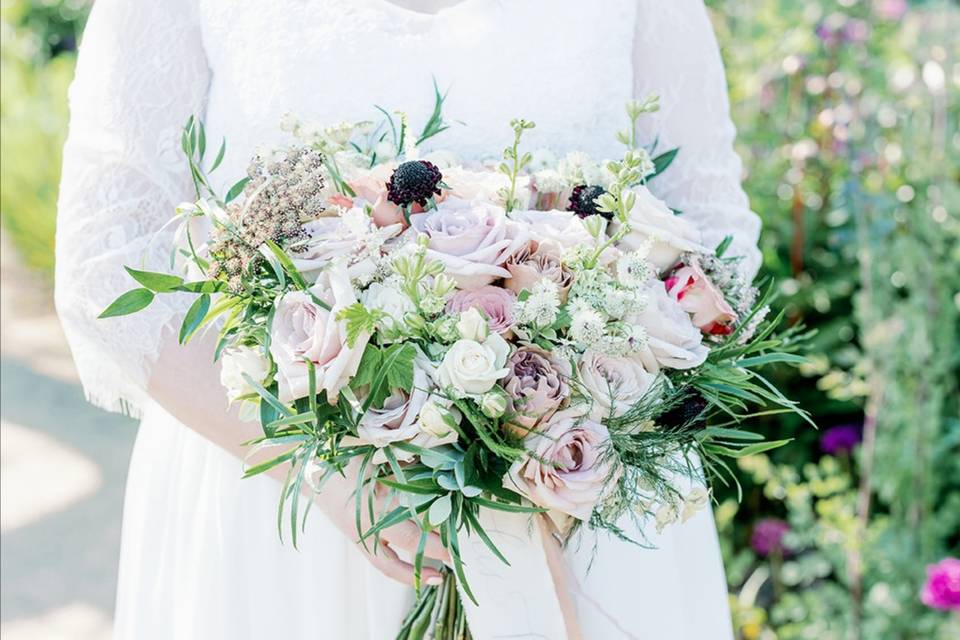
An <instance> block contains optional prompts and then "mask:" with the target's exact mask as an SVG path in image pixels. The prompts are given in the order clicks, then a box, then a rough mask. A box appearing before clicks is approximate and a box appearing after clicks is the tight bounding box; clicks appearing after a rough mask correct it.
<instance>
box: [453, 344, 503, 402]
mask: <svg viewBox="0 0 960 640" xmlns="http://www.w3.org/2000/svg"><path fill="white" fill-rule="evenodd" d="M509 355H510V345H509V344H507V341H506V340H504V339H503V338H501V337H500V334H498V333H492V334H490V335H489V336H487V339H486V340H484V341H483V342H482V343H481V342H476V341H475V340H457V341H456V342H455V343H453V346H452V347H450V350H449V351H447V353H446V355H444V357H443V362H441V363H440V367H439V369H438V370H437V380H438V382H439V383H440V385H441V386H442V387H451V388H452V389H453V390H454V391H455V392H456V393H458V394H460V395H462V396H479V395H481V394H483V393H486V392H487V391H489V390H490V389H491V388H492V387H493V385H495V384H496V383H497V380H499V379H500V378H502V377H504V376H505V375H507V373H509V370H508V369H506V368H505V367H504V365H505V364H506V362H507V356H509Z"/></svg>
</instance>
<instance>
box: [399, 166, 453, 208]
mask: <svg viewBox="0 0 960 640" xmlns="http://www.w3.org/2000/svg"><path fill="white" fill-rule="evenodd" d="M442 179H443V176H442V175H441V174H440V169H437V167H436V165H435V164H433V163H432V162H427V161H426V160H410V161H408V162H404V163H403V164H401V165H400V166H399V167H397V168H396V170H395V171H394V172H393V175H391V176H390V182H388V183H387V200H389V201H390V202H392V203H393V204H395V205H399V206H401V207H406V206H409V205H411V204H413V203H417V204H419V205H420V206H421V207H425V206H427V200H429V199H430V198H432V197H433V196H438V195H440V188H439V186H438V185H439V184H440V180H442Z"/></svg>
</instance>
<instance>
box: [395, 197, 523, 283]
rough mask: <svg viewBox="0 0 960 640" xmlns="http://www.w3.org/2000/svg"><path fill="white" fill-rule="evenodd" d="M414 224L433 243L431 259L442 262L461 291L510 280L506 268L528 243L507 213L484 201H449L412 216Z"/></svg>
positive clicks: (429, 245)
mask: <svg viewBox="0 0 960 640" xmlns="http://www.w3.org/2000/svg"><path fill="white" fill-rule="evenodd" d="M410 222H411V225H412V226H413V228H414V229H415V230H416V231H417V232H418V233H421V234H424V235H426V236H427V238H428V239H429V240H428V244H427V254H428V255H429V257H431V258H433V259H435V260H438V261H440V262H442V263H443V265H444V267H445V273H446V275H448V276H450V277H451V278H453V279H454V280H455V281H456V283H457V286H458V287H459V288H461V289H475V288H477V287H481V286H483V285H486V284H490V283H491V282H493V281H494V280H496V279H497V278H505V277H507V276H509V275H510V272H509V271H507V270H506V269H505V268H504V266H503V265H504V263H505V262H506V260H507V258H509V257H510V256H511V255H513V253H514V252H515V251H516V250H517V249H518V248H519V247H521V246H523V245H524V244H525V242H526V239H525V236H524V235H523V234H522V233H520V231H521V230H520V229H518V228H517V226H516V225H515V224H514V223H512V222H510V221H509V220H507V218H506V215H505V214H504V211H503V209H501V208H500V207H497V206H494V205H492V204H489V203H486V202H483V201H480V200H474V201H467V200H459V199H457V198H449V199H447V200H445V201H443V202H441V203H440V204H439V205H438V207H437V209H436V210H434V211H429V212H427V213H421V214H416V215H413V216H411V218H410Z"/></svg>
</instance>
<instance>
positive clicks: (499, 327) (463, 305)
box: [446, 285, 517, 337]
mask: <svg viewBox="0 0 960 640" xmlns="http://www.w3.org/2000/svg"><path fill="white" fill-rule="evenodd" d="M516 303H517V296H516V295H514V293H513V292H512V291H509V290H507V289H503V288H501V287H495V286H493V285H485V286H482V287H480V288H478V289H466V290H463V291H457V292H456V293H454V294H453V295H452V296H451V297H450V299H449V300H448V301H447V308H446V311H447V313H448V314H450V315H456V314H459V313H461V312H463V311H466V310H467V309H479V310H480V311H482V312H483V315H485V316H486V317H487V325H488V326H489V327H490V331H493V332H494V333H499V334H500V335H502V336H505V337H509V335H510V327H512V326H513V308H514V306H515V305H516Z"/></svg>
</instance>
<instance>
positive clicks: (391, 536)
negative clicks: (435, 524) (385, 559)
mask: <svg viewBox="0 0 960 640" xmlns="http://www.w3.org/2000/svg"><path fill="white" fill-rule="evenodd" d="M420 535H421V531H420V527H418V526H417V525H415V524H414V523H412V522H401V523H400V524H398V525H394V526H392V527H390V528H388V529H384V531H383V532H382V533H381V534H380V537H381V538H382V539H383V540H386V541H387V542H389V543H390V545H391V546H393V547H394V548H396V549H403V550H404V551H406V552H407V553H410V554H416V553H417V549H418V548H419V546H420ZM423 555H424V557H427V558H431V559H433V560H439V561H441V562H449V561H450V553H449V552H448V551H447V550H446V549H445V548H444V546H443V542H442V541H441V540H440V536H439V535H438V534H437V533H436V532H435V531H431V532H430V533H428V534H427V544H426V546H425V547H424V550H423Z"/></svg>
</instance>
